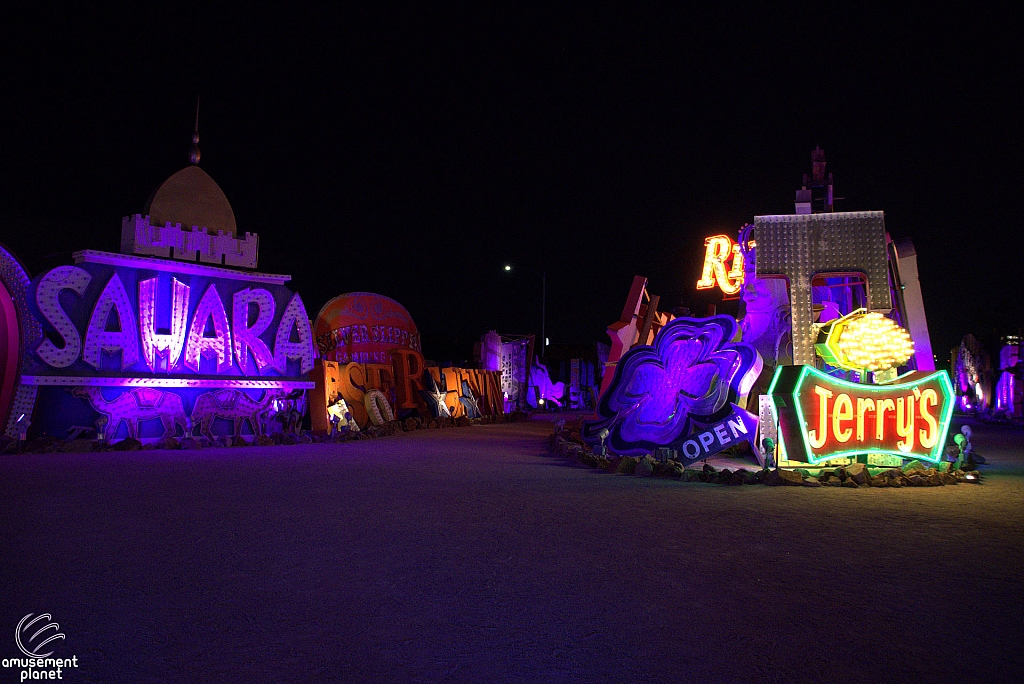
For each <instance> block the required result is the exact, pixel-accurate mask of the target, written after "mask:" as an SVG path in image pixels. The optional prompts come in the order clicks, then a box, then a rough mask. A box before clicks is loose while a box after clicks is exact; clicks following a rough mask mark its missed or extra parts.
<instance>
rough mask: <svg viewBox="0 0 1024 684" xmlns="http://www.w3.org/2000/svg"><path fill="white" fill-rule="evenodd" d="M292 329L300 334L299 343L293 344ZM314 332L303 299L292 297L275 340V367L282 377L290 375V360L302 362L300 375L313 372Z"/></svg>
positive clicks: (296, 295)
mask: <svg viewBox="0 0 1024 684" xmlns="http://www.w3.org/2000/svg"><path fill="white" fill-rule="evenodd" d="M292 329H295V331H296V332H297V333H298V341H297V342H292V341H291V339H292ZM313 357H314V354H313V331H312V330H310V327H309V316H307V315H306V307H304V306H303V305H302V298H301V297H299V295H298V294H297V293H296V294H294V295H292V298H291V300H290V301H289V302H288V306H286V307H285V309H284V314H283V315H282V316H281V322H280V323H279V324H278V326H277V335H276V336H275V339H274V365H275V366H276V367H277V371H278V372H279V373H280V374H281V375H286V374H287V373H288V360H289V359H292V360H298V361H300V362H301V364H300V368H299V373H300V374H305V373H308V372H309V371H311V370H313Z"/></svg>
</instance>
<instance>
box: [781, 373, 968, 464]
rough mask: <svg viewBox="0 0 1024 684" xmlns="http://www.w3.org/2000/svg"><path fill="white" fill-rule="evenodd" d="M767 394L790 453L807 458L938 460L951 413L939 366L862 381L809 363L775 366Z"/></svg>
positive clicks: (948, 388)
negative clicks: (886, 380) (881, 381)
mask: <svg viewBox="0 0 1024 684" xmlns="http://www.w3.org/2000/svg"><path fill="white" fill-rule="evenodd" d="M768 394H769V396H770V397H771V402H772V405H773V408H774V412H775V415H776V416H777V417H778V420H779V432H780V436H781V437H782V440H783V444H784V447H785V448H786V450H787V452H788V453H789V454H790V458H791V459H796V460H803V461H805V462H808V463H819V462H821V461H825V460H829V459H833V458H848V457H852V456H856V455H860V454H869V455H870V454H893V455H896V456H901V457H903V458H917V459H922V460H926V461H931V462H938V461H939V460H940V459H941V457H942V450H943V446H944V445H945V441H946V434H947V432H948V430H949V422H950V418H951V417H952V414H953V386H952V383H950V380H949V376H948V375H947V374H946V372H945V371H939V372H936V373H930V374H925V373H911V374H910V375H908V376H906V377H905V379H904V380H903V381H901V382H900V383H898V384H891V385H863V384H857V383H853V382H848V381H846V380H839V379H837V378H833V377H832V376H830V375H827V374H826V373H823V372H821V371H819V370H817V369H816V368H812V367H810V366H780V367H779V369H778V370H777V371H776V372H775V377H774V378H773V380H772V385H771V387H770V388H769V390H768Z"/></svg>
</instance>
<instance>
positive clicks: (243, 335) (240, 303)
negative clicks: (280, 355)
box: [231, 288, 274, 374]
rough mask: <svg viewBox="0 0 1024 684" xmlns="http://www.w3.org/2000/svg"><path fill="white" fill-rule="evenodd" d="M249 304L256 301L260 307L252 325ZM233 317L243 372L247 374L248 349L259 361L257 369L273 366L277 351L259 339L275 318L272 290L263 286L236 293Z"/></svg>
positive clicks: (237, 352)
mask: <svg viewBox="0 0 1024 684" xmlns="http://www.w3.org/2000/svg"><path fill="white" fill-rule="evenodd" d="M250 304H255V305H256V308H257V310H258V313H257V314H256V322H255V323H253V324H252V327H249V305H250ZM231 317H232V322H233V324H234V325H233V327H234V343H235V358H236V359H237V360H238V367H239V368H241V369H242V373H246V374H247V368H248V366H249V359H248V354H249V352H252V359H253V361H255V362H256V372H257V373H261V372H263V369H264V368H266V367H267V366H273V365H274V355H273V354H271V353H270V349H268V348H267V345H266V343H265V342H264V341H263V340H261V339H260V335H262V334H263V331H264V330H266V329H267V327H268V326H269V325H270V323H271V321H273V320H274V298H273V297H272V296H271V294H270V293H269V292H267V291H266V290H264V289H262V288H256V289H252V290H250V289H249V288H246V289H244V290H239V291H238V292H236V293H235V297H234V307H233V308H232V310H231Z"/></svg>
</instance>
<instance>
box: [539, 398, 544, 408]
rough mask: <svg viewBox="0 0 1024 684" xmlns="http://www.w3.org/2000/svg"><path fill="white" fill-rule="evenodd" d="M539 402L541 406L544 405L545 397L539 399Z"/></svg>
mask: <svg viewBox="0 0 1024 684" xmlns="http://www.w3.org/2000/svg"><path fill="white" fill-rule="evenodd" d="M537 403H538V404H540V405H541V406H543V405H544V399H543V398H540V399H538V400H537Z"/></svg>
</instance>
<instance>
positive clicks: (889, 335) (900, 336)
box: [825, 309, 914, 372]
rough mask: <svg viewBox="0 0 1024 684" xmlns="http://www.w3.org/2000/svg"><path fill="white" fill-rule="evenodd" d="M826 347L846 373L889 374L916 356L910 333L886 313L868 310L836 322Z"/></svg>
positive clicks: (856, 312) (833, 324)
mask: <svg viewBox="0 0 1024 684" xmlns="http://www.w3.org/2000/svg"><path fill="white" fill-rule="evenodd" d="M825 346H826V348H827V350H828V351H829V352H831V356H832V357H833V358H831V359H826V360H827V361H829V362H830V363H832V362H833V361H834V363H835V365H837V366H838V367H840V368H843V369H845V370H854V371H856V370H864V369H867V370H869V371H872V372H876V371H885V370H889V369H890V368H896V367H897V366H902V365H903V364H905V363H906V362H907V361H908V360H909V359H910V357H911V356H913V355H914V341H913V340H912V339H910V333H908V332H907V331H906V330H904V329H903V328H901V327H900V326H898V325H896V323H895V322H894V321H892V320H890V319H888V318H886V317H885V316H883V315H882V314H880V313H878V312H876V311H872V312H868V311H867V310H866V309H857V310H856V311H854V312H853V313H850V314H847V315H846V316H843V317H842V318H839V319H836V320H835V321H833V322H832V327H831V329H830V330H829V333H828V337H827V338H826V340H825Z"/></svg>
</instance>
